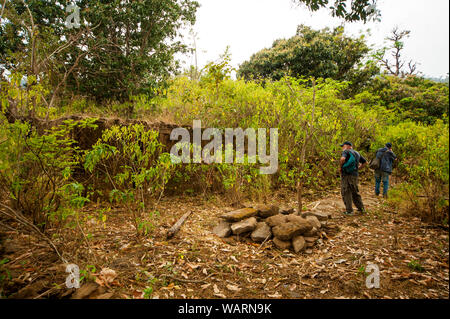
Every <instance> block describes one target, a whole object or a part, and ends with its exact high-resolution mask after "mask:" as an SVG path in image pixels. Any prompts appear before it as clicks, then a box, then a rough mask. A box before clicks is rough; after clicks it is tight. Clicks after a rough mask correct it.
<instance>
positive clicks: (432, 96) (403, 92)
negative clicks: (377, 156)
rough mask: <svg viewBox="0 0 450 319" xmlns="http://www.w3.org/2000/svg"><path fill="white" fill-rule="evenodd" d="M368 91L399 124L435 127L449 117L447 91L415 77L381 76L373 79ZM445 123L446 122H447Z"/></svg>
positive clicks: (442, 86) (446, 87)
mask: <svg viewBox="0 0 450 319" xmlns="http://www.w3.org/2000/svg"><path fill="white" fill-rule="evenodd" d="M369 91H370V92H371V93H373V94H375V95H376V96H378V99H377V100H378V102H379V103H380V104H381V105H382V106H384V107H386V108H387V109H390V110H395V111H397V113H398V115H399V116H398V120H405V119H412V120H414V121H416V122H422V123H434V122H435V121H436V120H437V119H442V118H444V117H446V115H448V106H449V87H448V84H446V83H439V82H435V81H431V80H427V79H424V78H422V77H418V76H413V75H412V76H408V77H405V78H400V77H397V76H390V75H383V76H380V77H377V78H375V79H374V80H373V81H372V83H371V84H370V87H369ZM447 120H448V119H447Z"/></svg>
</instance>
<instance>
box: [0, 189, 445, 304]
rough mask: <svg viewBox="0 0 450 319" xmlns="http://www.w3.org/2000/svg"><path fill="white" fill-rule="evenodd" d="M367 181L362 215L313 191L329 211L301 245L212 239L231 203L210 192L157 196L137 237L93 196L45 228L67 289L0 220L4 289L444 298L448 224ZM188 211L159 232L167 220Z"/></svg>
mask: <svg viewBox="0 0 450 319" xmlns="http://www.w3.org/2000/svg"><path fill="white" fill-rule="evenodd" d="M371 187H372V186H371V185H362V187H361V188H362V195H363V200H364V202H365V205H366V208H367V210H368V214H367V215H364V216H361V215H356V216H353V217H346V216H344V215H343V214H342V211H343V210H344V206H343V203H342V201H341V198H340V194H339V191H338V190H335V191H330V192H327V193H326V194H323V195H321V197H322V198H312V199H311V201H310V202H309V203H308V205H307V206H308V208H309V209H312V208H314V209H316V210H318V211H324V212H330V213H331V214H332V219H331V220H330V221H329V222H328V224H327V226H326V228H325V231H326V236H324V237H323V238H322V239H320V240H319V242H318V243H317V244H316V246H315V247H314V248H313V249H312V253H309V254H308V253H306V252H303V253H300V254H294V253H293V252H291V251H281V250H279V249H277V248H276V247H274V245H273V244H272V242H271V241H267V242H266V243H264V245H262V246H261V245H260V244H255V243H252V242H251V241H250V240H248V239H246V238H240V239H236V238H227V239H220V238H218V237H217V236H215V235H214V234H213V233H212V232H211V231H212V228H213V227H214V226H215V225H216V224H217V221H218V220H219V215H221V214H223V213H224V212H225V211H227V210H230V208H229V207H227V204H226V203H224V201H223V200H222V199H221V198H220V197H218V196H212V197H211V198H205V197H201V196H199V197H168V198H165V199H163V200H162V201H161V203H160V204H159V208H158V211H159V212H160V216H157V217H155V228H154V230H153V232H152V233H151V234H149V235H148V236H146V237H144V238H142V239H141V240H140V241H137V240H136V236H135V230H134V226H133V224H132V223H131V218H130V217H129V216H128V215H127V213H126V211H125V210H124V209H121V208H120V207H116V208H113V209H112V210H111V211H110V212H108V213H105V214H107V218H106V220H105V219H102V218H98V217H96V216H97V215H98V211H100V209H101V207H100V205H95V204H92V205H90V206H88V207H87V208H86V214H84V215H85V216H91V217H92V218H90V219H86V220H84V221H83V222H82V223H81V224H80V227H81V229H80V227H74V228H73V229H70V228H66V229H64V230H63V231H54V232H53V237H52V240H53V242H54V243H55V244H56V245H57V247H58V248H59V250H60V251H62V252H63V255H64V257H65V258H66V259H67V260H68V261H69V262H70V263H73V264H77V265H78V266H79V268H80V270H81V276H82V277H84V279H83V281H82V285H81V288H80V289H68V288H66V286H65V280H66V277H67V275H68V273H66V272H65V270H66V267H65V265H64V264H63V263H62V262H61V260H60V259H59V257H58V256H57V255H56V254H55V253H54V251H53V250H51V249H50V248H49V247H48V245H47V244H46V243H45V242H43V241H42V240H38V239H37V238H36V237H34V236H32V235H24V234H20V233H19V232H17V231H15V230H14V229H12V228H9V227H8V226H7V225H6V226H5V224H2V225H0V230H1V232H2V233H3V236H4V237H5V239H4V241H3V256H2V257H1V258H0V261H1V262H2V265H0V279H1V280H2V282H1V286H2V287H3V288H2V290H3V291H2V295H3V296H2V297H3V298H5V297H8V298H449V233H448V228H446V227H442V226H438V225H430V224H426V223H423V222H421V221H420V220H418V219H414V218H410V217H406V216H399V214H398V213H396V212H394V211H390V209H389V208H388V207H387V206H386V205H385V204H384V203H383V200H382V199H379V198H376V197H375V196H374V195H373V194H372V188H371ZM295 198H296V196H295V194H294V193H292V194H286V193H283V194H274V196H272V197H270V200H269V201H268V204H277V205H286V206H291V207H296V201H295ZM189 210H192V212H193V213H192V214H191V215H190V217H189V218H188V220H187V221H186V222H185V224H184V225H183V226H182V228H181V230H180V231H179V232H178V233H177V234H176V235H175V237H174V238H173V239H171V240H167V239H166V236H165V234H166V231H167V229H168V228H169V227H170V226H171V225H173V224H174V223H175V222H176V221H177V219H178V218H179V217H181V216H182V215H183V214H184V213H186V212H187V211H189ZM94 217H95V218H94ZM81 230H82V231H81ZM50 233H52V230H50ZM367 264H376V265H377V266H378V267H379V270H380V288H379V289H368V288H366V276H367V273H366V270H365V266H366V265H367Z"/></svg>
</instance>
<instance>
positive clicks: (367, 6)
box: [293, 0, 380, 22]
mask: <svg viewBox="0 0 450 319" xmlns="http://www.w3.org/2000/svg"><path fill="white" fill-rule="evenodd" d="M293 2H294V3H298V4H303V5H306V7H308V8H309V9H310V10H311V11H317V10H319V9H321V8H328V9H329V10H331V13H332V15H333V17H339V18H343V19H344V20H345V21H349V22H353V21H364V22H367V21H368V20H379V18H380V11H379V10H378V9H377V6H376V5H377V0H352V1H348V0H334V4H333V5H330V4H329V2H330V1H328V0H293Z"/></svg>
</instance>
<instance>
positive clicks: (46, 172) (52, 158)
mask: <svg viewBox="0 0 450 319" xmlns="http://www.w3.org/2000/svg"><path fill="white" fill-rule="evenodd" d="M88 125H92V123H91V121H89V120H85V121H80V122H74V121H66V122H64V124H62V125H60V126H58V127H54V128H52V129H51V130H48V131H47V132H46V133H45V134H43V135H39V134H38V133H37V132H36V130H35V129H33V128H32V127H31V126H30V124H29V123H22V122H18V121H17V122H14V123H7V122H6V120H5V119H2V123H1V126H2V128H3V129H2V130H1V133H0V134H1V135H2V136H1V139H2V140H3V141H2V143H0V191H1V192H2V195H3V196H4V197H6V198H8V199H9V200H10V201H11V202H12V206H13V208H14V209H16V210H19V211H20V212H22V213H23V214H24V215H25V216H28V217H29V218H31V219H32V221H33V222H34V224H35V225H39V226H40V227H41V229H45V226H46V223H47V222H48V220H49V217H50V216H57V214H58V212H61V210H62V208H63V207H64V206H65V205H66V204H69V202H70V200H71V199H70V198H71V196H72V193H71V192H68V190H67V187H66V186H67V185H68V184H71V183H73V182H74V181H73V180H72V179H71V175H72V172H73V169H74V168H75V166H76V165H77V164H78V163H79V150H78V148H77V147H76V146H74V143H75V141H73V140H72V139H70V138H69V137H68V136H69V134H70V132H71V131H72V130H73V129H74V128H75V127H77V126H81V127H83V126H88Z"/></svg>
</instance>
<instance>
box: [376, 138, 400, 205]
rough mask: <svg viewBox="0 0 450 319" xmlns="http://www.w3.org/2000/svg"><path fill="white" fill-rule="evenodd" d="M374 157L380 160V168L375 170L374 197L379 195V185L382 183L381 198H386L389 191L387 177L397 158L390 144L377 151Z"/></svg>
mask: <svg viewBox="0 0 450 319" xmlns="http://www.w3.org/2000/svg"><path fill="white" fill-rule="evenodd" d="M376 157H377V158H378V159H379V160H380V168H379V169H377V170H375V195H377V196H378V195H380V185H381V181H383V197H384V198H387V196H388V190H389V176H390V175H391V174H392V164H393V163H394V161H395V159H396V158H397V156H396V155H395V154H394V152H393V151H392V144H391V143H387V144H386V146H385V147H383V148H380V149H379V150H378V151H377V154H376Z"/></svg>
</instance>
